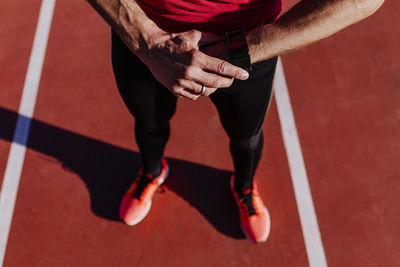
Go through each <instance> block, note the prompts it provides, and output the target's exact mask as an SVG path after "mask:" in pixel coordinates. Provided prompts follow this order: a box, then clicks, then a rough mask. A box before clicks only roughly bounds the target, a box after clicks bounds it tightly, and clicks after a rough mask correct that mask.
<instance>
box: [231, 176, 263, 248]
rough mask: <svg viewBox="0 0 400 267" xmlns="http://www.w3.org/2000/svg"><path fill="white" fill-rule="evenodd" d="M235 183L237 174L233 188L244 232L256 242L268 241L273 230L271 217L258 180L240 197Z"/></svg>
mask: <svg viewBox="0 0 400 267" xmlns="http://www.w3.org/2000/svg"><path fill="white" fill-rule="evenodd" d="M234 184H235V175H232V178H231V190H232V193H233V196H234V197H235V200H236V204H237V206H238V209H239V218H240V226H241V227H242V230H243V233H244V234H245V235H246V237H247V239H249V240H250V241H252V242H254V243H261V242H265V241H267V239H268V236H269V233H270V230H271V218H270V216H269V212H268V209H267V208H266V207H265V206H264V203H263V201H262V199H261V197H260V195H259V193H258V190H257V183H256V181H253V188H251V189H248V190H246V191H245V192H243V196H242V197H240V198H239V195H238V193H236V191H235V189H234Z"/></svg>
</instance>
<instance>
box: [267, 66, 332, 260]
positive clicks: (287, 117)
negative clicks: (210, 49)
mask: <svg viewBox="0 0 400 267" xmlns="http://www.w3.org/2000/svg"><path fill="white" fill-rule="evenodd" d="M274 86H275V100H276V103H277V107H278V114H279V119H280V122H281V128H282V135H283V140H284V143H285V148H286V153H287V157H288V161H289V168H290V174H291V176H292V182H293V187H294V192H295V196H296V203H297V208H298V210H299V215H300V222H301V228H302V230H303V237H304V242H305V244H306V250H307V256H308V262H309V264H310V266H311V267H326V266H328V265H327V262H326V257H325V252H324V247H323V245H322V240H321V234H320V231H319V227H318V222H317V216H316V214H315V209H314V204H313V201H312V197H311V192H310V186H309V184H308V178H307V173H306V168H305V165H304V159H303V154H302V152H301V147H300V142H299V137H298V135H297V130H296V124H295V122H294V116H293V111H292V106H291V104H290V98H289V93H288V90H287V85H286V80H285V76H284V73H283V68H282V62H281V60H280V59H279V61H278V65H277V68H276V74H275V80H274Z"/></svg>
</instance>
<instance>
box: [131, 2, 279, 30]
mask: <svg viewBox="0 0 400 267" xmlns="http://www.w3.org/2000/svg"><path fill="white" fill-rule="evenodd" d="M282 1H283V0H136V2H137V3H138V4H139V5H140V7H141V8H142V9H143V11H144V12H145V13H146V14H147V16H148V17H149V18H150V19H151V20H153V21H154V22H155V23H156V24H157V25H158V26H159V27H160V28H162V29H163V30H165V31H168V32H183V31H187V30H191V29H197V30H199V31H202V32H212V33H216V34H222V33H224V32H226V31H230V30H235V29H240V28H242V29H249V28H252V27H255V26H257V25H259V24H265V23H271V22H273V21H274V20H275V19H276V18H277V17H278V16H279V14H280V12H281V10H282Z"/></svg>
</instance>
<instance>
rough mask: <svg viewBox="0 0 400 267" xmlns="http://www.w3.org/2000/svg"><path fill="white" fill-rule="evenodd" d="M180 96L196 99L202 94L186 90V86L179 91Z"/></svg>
mask: <svg viewBox="0 0 400 267" xmlns="http://www.w3.org/2000/svg"><path fill="white" fill-rule="evenodd" d="M177 95H178V96H181V97H184V98H187V99H190V100H196V99H197V98H199V97H200V96H199V95H198V94H194V93H192V92H190V91H188V90H185V89H184V88H182V89H181V90H180V91H179V92H178V93H177Z"/></svg>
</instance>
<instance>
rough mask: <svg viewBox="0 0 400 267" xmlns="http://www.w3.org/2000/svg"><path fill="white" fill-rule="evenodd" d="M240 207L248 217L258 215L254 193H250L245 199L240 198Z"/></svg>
mask: <svg viewBox="0 0 400 267" xmlns="http://www.w3.org/2000/svg"><path fill="white" fill-rule="evenodd" d="M240 205H241V207H242V209H243V210H244V214H245V216H246V217H249V216H251V215H254V214H256V211H255V210H254V207H253V193H252V192H250V193H248V194H246V195H244V196H243V197H241V198H240Z"/></svg>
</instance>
